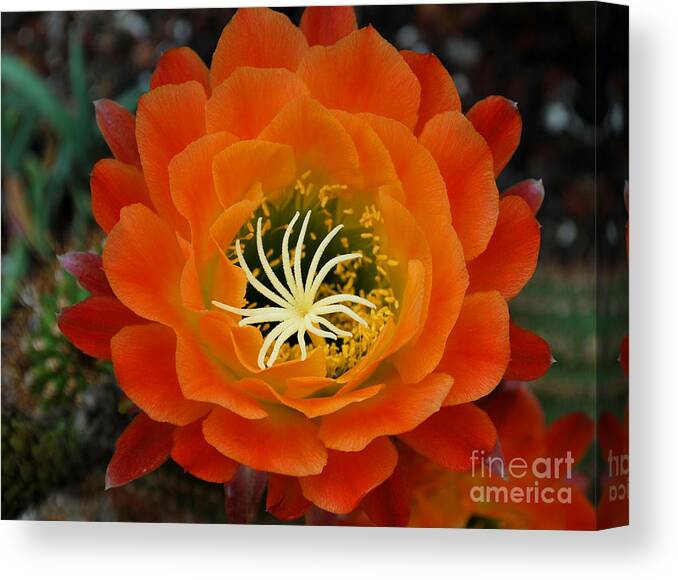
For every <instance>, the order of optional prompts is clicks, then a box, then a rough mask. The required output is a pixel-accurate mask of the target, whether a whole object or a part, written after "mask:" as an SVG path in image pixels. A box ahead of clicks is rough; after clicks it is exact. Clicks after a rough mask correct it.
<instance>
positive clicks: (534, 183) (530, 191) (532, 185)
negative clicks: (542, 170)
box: [501, 179, 545, 215]
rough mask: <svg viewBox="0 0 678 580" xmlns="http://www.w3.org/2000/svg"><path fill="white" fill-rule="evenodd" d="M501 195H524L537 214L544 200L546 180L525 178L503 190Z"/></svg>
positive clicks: (533, 211)
mask: <svg viewBox="0 0 678 580" xmlns="http://www.w3.org/2000/svg"><path fill="white" fill-rule="evenodd" d="M501 195H502V197H507V196H509V195H517V196H518V197H522V198H523V199H524V200H525V201H526V202H527V205H529V206H530V209H532V213H534V215H537V212H538V211H539V208H541V204H542V203H543V202H544V196H545V191H544V182H543V181H542V180H541V179H524V180H523V181H519V182H518V183H516V184H515V185H512V186H511V187H509V188H508V189H507V190H505V191H502V192H501Z"/></svg>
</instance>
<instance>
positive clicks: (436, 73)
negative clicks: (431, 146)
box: [400, 50, 461, 135]
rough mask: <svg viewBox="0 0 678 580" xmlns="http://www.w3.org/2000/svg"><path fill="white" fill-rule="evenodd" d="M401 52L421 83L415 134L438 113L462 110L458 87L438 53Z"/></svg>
mask: <svg viewBox="0 0 678 580" xmlns="http://www.w3.org/2000/svg"><path fill="white" fill-rule="evenodd" d="M400 54H401V55H402V56H403V58H404V59H405V62H406V63H407V64H408V65H409V67H410V68H411V69H412V72H413V73H414V74H415V75H417V78H418V79H419V84H420V85H421V104H420V105H419V119H418V121H417V126H416V127H415V128H414V134H415V135H419V134H420V133H421V131H422V129H423V128H424V125H426V123H427V122H428V121H429V120H430V119H431V118H433V117H435V116H436V115H437V114H438V113H445V112H446V111H461V101H460V100H459V93H458V92H457V87H456V86H455V84H454V81H453V80H452V77H451V76H450V73H448V72H447V69H445V67H444V66H443V64H442V63H441V62H440V60H438V57H437V56H436V55H434V54H422V53H419V52H414V51H411V50H401V51H400Z"/></svg>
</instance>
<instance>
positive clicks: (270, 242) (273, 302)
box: [213, 176, 398, 377]
mask: <svg viewBox="0 0 678 580" xmlns="http://www.w3.org/2000/svg"><path fill="white" fill-rule="evenodd" d="M304 177H307V176H304ZM345 189H346V188H345V187H344V186H339V185H334V186H323V187H322V188H320V189H319V190H317V191H318V193H314V192H313V187H312V184H309V183H306V182H305V181H304V179H303V177H302V179H301V180H299V181H298V182H297V184H296V186H295V187H294V189H293V191H292V192H290V193H291V195H283V196H280V198H278V199H277V200H272V201H270V202H269V200H267V201H265V202H264V203H263V204H262V206H261V207H260V208H259V210H257V212H256V213H255V216H254V217H253V219H252V220H251V221H250V222H248V223H247V224H245V226H244V227H243V228H242V230H241V235H240V236H239V237H238V238H237V239H236V240H235V243H234V244H233V245H232V246H231V247H230V248H229V249H228V250H227V255H229V257H230V258H231V259H232V260H233V261H234V262H237V264H238V265H239V266H240V267H241V268H242V270H243V271H244V273H245V275H246V277H247V281H248V287H247V292H246V296H245V298H246V306H245V307H242V308H240V307H237V306H234V305H228V304H222V303H220V302H216V301H215V302H213V304H214V305H215V306H216V307H218V308H221V309H223V310H226V311H227V312H231V313H234V314H238V315H240V316H242V317H243V318H242V319H241V321H240V323H239V324H240V326H246V325H254V326H257V327H258V328H259V329H260V330H261V332H262V334H263V335H264V342H263V344H262V347H261V349H260V351H259V355H258V360H257V362H258V365H259V367H260V368H262V369H264V368H266V367H269V368H270V367H271V366H273V364H274V363H275V362H277V361H279V362H283V361H286V360H292V359H295V358H299V359H301V360H304V359H306V357H307V344H306V341H307V338H308V339H309V340H310V341H311V343H312V345H313V346H316V347H322V348H323V349H324V351H325V355H326V361H327V367H328V369H327V372H328V376H333V377H336V376H339V375H340V374H342V373H343V372H345V371H346V370H348V369H350V368H351V367H353V366H355V364H357V363H358V362H359V360H360V359H362V358H363V356H364V355H365V354H366V353H367V352H368V351H369V348H370V347H371V345H372V344H373V343H374V342H375V341H376V339H377V338H378V336H379V334H380V333H381V330H382V329H383V328H384V326H385V325H386V324H387V323H388V321H389V320H390V319H392V318H393V317H394V316H395V314H396V312H397V310H398V302H397V300H396V299H395V296H394V293H393V290H392V289H391V287H390V282H389V279H388V268H390V267H393V266H395V265H397V262H395V261H393V260H388V259H387V258H386V256H385V255H384V254H383V253H382V249H381V248H380V247H379V235H378V234H377V233H375V228H376V226H377V225H378V223H380V220H381V217H380V215H379V212H378V211H377V210H376V208H375V207H374V206H365V207H364V208H362V210H361V211H355V209H356V208H354V207H353V205H354V204H352V203H351V202H350V200H346V199H342V198H341V192H343V191H344V190H345ZM276 202H277V203H276ZM288 216H289V217H288ZM302 216H303V217H302ZM297 231H298V235H296V241H295V243H294V245H293V247H292V244H291V238H292V234H293V233H294V234H296V232H297ZM243 241H247V243H246V244H243Z"/></svg>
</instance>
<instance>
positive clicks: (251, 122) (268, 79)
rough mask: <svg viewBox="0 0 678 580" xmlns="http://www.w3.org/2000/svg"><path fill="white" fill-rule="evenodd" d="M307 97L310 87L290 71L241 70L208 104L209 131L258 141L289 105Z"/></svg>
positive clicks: (229, 79) (277, 69) (215, 92)
mask: <svg viewBox="0 0 678 580" xmlns="http://www.w3.org/2000/svg"><path fill="white" fill-rule="evenodd" d="M307 94H308V89H307V88H306V85H304V83H302V82H301V81H300V80H299V79H298V78H297V76H296V75H295V74H294V73H292V72H290V71H289V70H287V69H284V68H275V69H263V68H253V67H242V68H239V69H237V70H235V71H234V72H233V74H232V75H231V76H230V77H228V79H226V80H225V81H224V82H223V83H221V84H220V85H219V86H218V87H217V88H216V89H214V94H213V95H212V98H211V99H210V100H209V101H207V109H206V122H207V130H208V131H209V132H215V131H229V132H231V133H233V134H234V135H237V136H238V137H240V138H241V139H254V138H255V137H257V136H258V135H259V133H261V131H262V130H263V129H264V127H266V126H267V125H268V124H269V123H270V122H271V120H272V119H273V117H275V116H276V115H277V114H278V113H279V112H280V110H281V109H282V108H283V107H284V106H285V105H287V103H289V102H290V101H292V100H294V99H295V98H296V97H300V96H302V95H307Z"/></svg>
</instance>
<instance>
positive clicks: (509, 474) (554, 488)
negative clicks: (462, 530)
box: [469, 450, 575, 504]
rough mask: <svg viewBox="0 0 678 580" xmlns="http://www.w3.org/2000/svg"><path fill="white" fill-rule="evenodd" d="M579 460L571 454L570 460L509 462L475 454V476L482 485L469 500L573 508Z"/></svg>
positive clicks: (562, 458)
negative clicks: (576, 470) (571, 505)
mask: <svg viewBox="0 0 678 580" xmlns="http://www.w3.org/2000/svg"><path fill="white" fill-rule="evenodd" d="M574 463H575V459H574V457H573V456H572V453H571V452H570V451H568V452H567V455H566V457H536V458H531V459H530V460H529V461H528V460H527V459H525V458H523V457H514V458H512V459H511V460H510V461H508V462H506V461H505V460H504V459H503V458H502V457H500V456H496V455H490V456H488V455H486V454H485V452H484V451H478V450H474V451H473V452H472V453H471V476H472V477H473V479H474V480H482V482H481V483H478V484H477V485H474V486H472V487H471V489H470V491H469V496H470V498H471V501H473V502H475V503H528V504H537V503H544V504H552V503H561V504H571V503H572V486H571V485H568V484H570V483H572V467H573V466H574Z"/></svg>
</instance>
